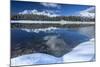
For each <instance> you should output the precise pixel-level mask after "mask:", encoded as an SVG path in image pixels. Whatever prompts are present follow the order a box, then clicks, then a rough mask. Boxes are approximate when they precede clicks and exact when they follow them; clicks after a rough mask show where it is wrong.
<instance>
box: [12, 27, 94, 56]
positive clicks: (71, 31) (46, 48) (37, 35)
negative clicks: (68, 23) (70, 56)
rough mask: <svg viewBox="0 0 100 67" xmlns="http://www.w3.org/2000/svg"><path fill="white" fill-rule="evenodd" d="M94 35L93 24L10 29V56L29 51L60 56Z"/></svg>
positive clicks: (28, 52) (29, 52)
mask: <svg viewBox="0 0 100 67" xmlns="http://www.w3.org/2000/svg"><path fill="white" fill-rule="evenodd" d="M94 35H95V29H94V26H87V27H78V28H54V27H50V28H41V29H27V28H16V29H11V51H12V52H11V54H12V55H11V57H12V58H13V57H17V56H20V55H24V54H31V53H46V54H50V55H53V56H56V57H61V56H63V55H64V54H65V53H68V52H70V51H71V50H72V49H73V48H74V47H76V46H77V45H78V44H80V43H82V42H85V41H88V40H90V39H92V38H94Z"/></svg>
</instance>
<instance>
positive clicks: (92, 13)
mask: <svg viewBox="0 0 100 67" xmlns="http://www.w3.org/2000/svg"><path fill="white" fill-rule="evenodd" d="M79 16H83V17H89V18H95V7H90V8H88V9H86V10H83V11H80V12H79Z"/></svg>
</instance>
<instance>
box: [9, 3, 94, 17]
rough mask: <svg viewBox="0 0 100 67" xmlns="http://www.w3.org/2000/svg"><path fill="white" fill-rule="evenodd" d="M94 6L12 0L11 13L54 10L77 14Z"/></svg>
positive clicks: (63, 13) (65, 14)
mask: <svg viewBox="0 0 100 67" xmlns="http://www.w3.org/2000/svg"><path fill="white" fill-rule="evenodd" d="M91 7H94V6H90V5H74V4H57V3H43V2H41V3H40V2H23V1H11V14H17V13H19V12H22V11H24V10H34V9H35V10H37V11H39V12H41V11H45V10H48V11H53V12H55V13H56V14H59V15H61V16H68V15H75V14H76V13H77V12H80V11H83V10H86V9H88V8H91Z"/></svg>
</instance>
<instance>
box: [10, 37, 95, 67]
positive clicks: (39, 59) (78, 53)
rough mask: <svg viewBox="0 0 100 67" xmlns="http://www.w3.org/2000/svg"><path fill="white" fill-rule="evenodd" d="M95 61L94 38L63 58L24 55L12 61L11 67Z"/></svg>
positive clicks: (37, 54) (44, 55) (46, 55)
mask: <svg viewBox="0 0 100 67" xmlns="http://www.w3.org/2000/svg"><path fill="white" fill-rule="evenodd" d="M94 60H95V44H94V38H93V39H90V40H89V41H87V42H83V43H80V44H79V45H78V46H76V47H75V48H74V49H73V50H72V51H71V52H69V53H67V54H65V55H64V56H62V57H59V58H57V57H54V56H52V55H48V54H43V53H33V54H28V55H22V56H19V57H16V58H12V59H11V66H19V65H32V64H52V63H66V62H83V61H94Z"/></svg>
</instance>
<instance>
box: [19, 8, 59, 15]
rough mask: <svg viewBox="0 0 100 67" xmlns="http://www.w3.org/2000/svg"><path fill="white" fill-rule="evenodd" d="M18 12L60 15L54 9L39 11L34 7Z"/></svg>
mask: <svg viewBox="0 0 100 67" xmlns="http://www.w3.org/2000/svg"><path fill="white" fill-rule="evenodd" d="M18 14H36V15H45V16H49V17H56V16H59V15H58V14H56V13H55V12H54V11H50V10H45V11H38V10H36V9H34V10H24V11H22V12H19V13H18Z"/></svg>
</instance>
